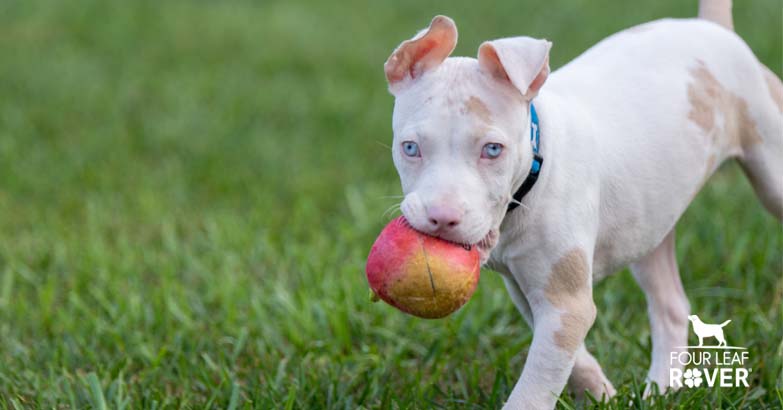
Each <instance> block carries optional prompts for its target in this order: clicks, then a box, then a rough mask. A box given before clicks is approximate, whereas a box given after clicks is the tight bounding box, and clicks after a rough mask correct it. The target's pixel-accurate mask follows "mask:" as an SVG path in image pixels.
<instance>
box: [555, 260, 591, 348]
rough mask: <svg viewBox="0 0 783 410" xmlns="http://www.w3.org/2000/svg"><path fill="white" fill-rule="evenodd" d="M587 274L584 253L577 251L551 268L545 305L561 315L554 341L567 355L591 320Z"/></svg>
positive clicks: (582, 337) (578, 343)
mask: <svg viewBox="0 0 783 410" xmlns="http://www.w3.org/2000/svg"><path fill="white" fill-rule="evenodd" d="M589 271H590V269H589V266H588V265H587V255H586V254H585V252H584V251H583V250H582V249H578V248H577V249H574V250H571V251H569V252H568V253H566V254H565V255H563V256H562V257H561V258H560V260H558V261H557V263H555V264H554V266H552V272H551V274H550V276H549V282H548V283H547V287H546V289H545V293H546V297H547V299H548V300H549V302H551V303H552V304H553V305H554V306H556V307H558V308H560V309H562V310H563V311H564V313H563V314H562V315H560V322H561V323H560V325H561V327H560V330H558V331H557V332H555V334H554V341H555V344H557V345H558V346H559V347H560V348H562V349H563V350H565V351H567V352H569V353H573V352H575V351H576V349H577V348H578V347H579V345H580V344H581V343H582V340H583V339H584V336H585V334H586V333H587V330H588V329H589V328H590V325H592V320H593V319H594V318H595V305H594V304H593V299H592V294H591V289H590V277H589Z"/></svg>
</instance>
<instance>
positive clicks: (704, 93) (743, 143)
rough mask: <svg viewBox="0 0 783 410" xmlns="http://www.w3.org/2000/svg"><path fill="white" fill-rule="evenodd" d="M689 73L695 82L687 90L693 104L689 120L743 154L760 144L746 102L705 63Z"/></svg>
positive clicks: (757, 132)
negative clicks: (727, 87)
mask: <svg viewBox="0 0 783 410" xmlns="http://www.w3.org/2000/svg"><path fill="white" fill-rule="evenodd" d="M690 72H691V75H692V76H693V82H692V83H691V84H690V85H689V86H688V102H690V104H691V109H690V112H688V119H690V120H691V121H693V122H694V124H696V125H697V126H698V127H699V128H701V130H702V131H704V133H705V134H707V135H709V136H711V137H712V139H713V140H717V139H718V138H719V137H725V138H726V142H727V143H728V145H729V146H730V147H736V148H740V149H743V150H744V149H745V148H747V147H748V146H750V145H753V144H756V143H759V142H761V135H760V134H759V131H758V129H757V128H756V123H755V122H754V121H753V118H752V117H751V116H750V111H749V110H748V103H747V101H745V100H744V99H743V98H742V97H740V96H738V95H736V94H734V93H732V92H731V91H729V90H727V89H725V88H724V87H723V86H722V85H721V83H720V82H718V80H717V79H716V78H715V76H713V75H712V73H711V72H710V71H709V70H708V69H707V66H706V65H705V64H704V62H703V61H701V60H699V64H698V65H697V66H696V67H694V68H692V69H691V70H690ZM718 115H720V116H721V117H723V124H722V125H723V126H722V127H720V124H718V121H717V117H718Z"/></svg>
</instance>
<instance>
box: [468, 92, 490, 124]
mask: <svg viewBox="0 0 783 410" xmlns="http://www.w3.org/2000/svg"><path fill="white" fill-rule="evenodd" d="M461 112H462V113H463V114H474V115H476V116H477V117H479V118H480V119H481V120H482V121H484V122H486V123H489V122H491V120H492V114H491V113H490V112H489V108H487V104H484V101H481V99H480V98H478V97H476V96H475V95H473V96H471V97H470V98H468V100H467V101H465V105H464V106H463V107H462V110H461Z"/></svg>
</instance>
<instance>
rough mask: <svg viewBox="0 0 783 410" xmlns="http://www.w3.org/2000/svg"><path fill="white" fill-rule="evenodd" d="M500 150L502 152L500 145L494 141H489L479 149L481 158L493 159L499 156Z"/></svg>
mask: <svg viewBox="0 0 783 410" xmlns="http://www.w3.org/2000/svg"><path fill="white" fill-rule="evenodd" d="M501 152H503V146H502V145H500V144H498V143H496V142H490V143H489V144H486V145H484V148H482V149H481V158H489V159H495V158H497V157H499V156H500V153H501Z"/></svg>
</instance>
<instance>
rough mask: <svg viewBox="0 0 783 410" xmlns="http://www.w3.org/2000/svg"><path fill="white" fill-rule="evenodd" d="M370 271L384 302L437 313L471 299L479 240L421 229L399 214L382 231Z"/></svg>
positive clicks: (423, 313) (443, 313) (476, 276)
mask: <svg viewBox="0 0 783 410" xmlns="http://www.w3.org/2000/svg"><path fill="white" fill-rule="evenodd" d="M366 273H367V281H368V282H369V284H370V288H371V289H372V291H373V292H374V293H375V294H376V295H377V296H378V297H380V298H381V299H383V301H385V302H386V303H388V304H390V305H392V306H394V307H396V308H397V309H399V310H401V311H403V312H405V313H409V314H411V315H414V316H418V317H421V318H425V319H438V318H442V317H445V316H448V315H449V314H451V313H453V312H454V311H456V310H457V309H459V308H460V307H461V306H462V305H464V304H465V303H466V302H467V301H468V299H470V297H471V296H472V295H473V292H475V290H476V286H477V285H478V281H479V275H480V273H481V264H480V257H479V252H478V250H477V249H476V247H475V246H463V245H459V244H456V243H453V242H449V241H445V240H443V239H440V238H436V237H434V236H429V235H426V234H423V233H421V232H418V231H416V230H415V229H413V228H412V227H411V226H410V224H408V222H407V221H406V220H405V218H404V217H402V216H401V217H399V218H397V219H395V220H393V221H391V222H389V224H388V225H386V227H385V228H384V229H383V231H381V234H380V235H378V239H376V240H375V243H374V244H373V246H372V249H370V254H369V256H368V257H367V266H366Z"/></svg>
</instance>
